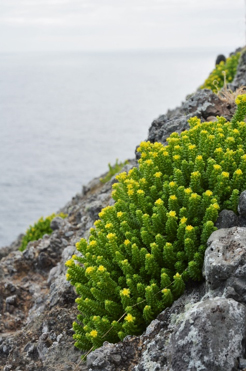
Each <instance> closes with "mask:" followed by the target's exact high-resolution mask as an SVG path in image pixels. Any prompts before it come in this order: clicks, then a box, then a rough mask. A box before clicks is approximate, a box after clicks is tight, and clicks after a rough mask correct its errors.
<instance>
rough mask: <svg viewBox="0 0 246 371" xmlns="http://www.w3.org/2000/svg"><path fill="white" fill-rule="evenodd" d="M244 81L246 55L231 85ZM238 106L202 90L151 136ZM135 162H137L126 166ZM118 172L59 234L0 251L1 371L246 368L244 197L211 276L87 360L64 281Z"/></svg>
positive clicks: (215, 242) (226, 224)
mask: <svg viewBox="0 0 246 371" xmlns="http://www.w3.org/2000/svg"><path fill="white" fill-rule="evenodd" d="M239 85H246V57H243V58H242V59H241V62H240V66H239V69H238V73H237V76H236V78H235V79H234V82H233V84H232V86H231V87H232V88H233V89H236V88H237V87H238V86H239ZM234 110H235V106H234V105H233V104H231V103H228V102H225V101H221V100H220V99H219V98H218V97H217V95H215V94H213V93H212V92H211V91H210V90H203V91H198V92H196V93H194V94H192V95H191V96H189V97H188V98H187V100H186V101H185V102H184V103H183V104H182V105H181V107H179V108H177V109H175V110H172V111H168V112H167V114H166V115H162V116H160V117H159V118H158V119H156V120H154V122H153V123H152V125H151V127H150V129H149V135H148V138H147V139H148V140H150V141H152V142H154V141H160V142H162V143H164V144H165V140H166V138H167V137H168V136H169V135H170V134H171V132H173V131H177V132H181V131H183V130H186V129H187V128H188V122H187V120H188V119H189V118H190V117H193V116H198V117H199V118H201V120H202V121H212V120H215V119H216V116H217V115H220V116H224V117H226V118H227V119H228V120H229V119H230V118H231V117H232V115H233V113H234ZM132 166H136V161H135V160H132V161H130V163H129V165H126V166H125V168H124V169H123V170H125V171H128V170H129V169H130V168H131V167H132ZM114 182H116V179H115V177H113V178H112V179H111V180H110V181H109V182H108V183H106V184H105V185H103V184H102V183H101V182H100V179H99V178H95V179H93V180H92V181H91V182H90V183H89V184H88V185H87V186H84V187H83V190H82V192H81V193H79V194H77V195H76V196H75V197H74V198H73V199H72V200H71V201H70V202H69V203H68V204H67V205H66V206H65V207H64V208H62V209H61V210H59V211H63V212H64V213H67V214H68V217H67V218H66V219H64V220H63V219H61V218H55V219H54V220H53V221H52V229H53V233H52V234H51V235H50V236H44V238H43V239H41V240H39V241H35V242H32V243H29V245H28V247H27V249H26V250H25V251H24V252H23V253H22V252H20V251H19V250H18V246H19V245H20V238H19V239H17V241H15V242H14V243H13V244H12V245H11V246H9V247H6V248H4V249H0V370H4V371H7V370H9V371H12V370H19V371H20V370H27V371H35V370H40V371H53V370H64V371H65V370H67V371H69V370H88V371H97V370H102V371H103V370H105V371H109V370H110V371H123V370H125V371H127V370H134V371H154V370H156V371H157V370H163V371H181V370H182V371H183V370H192V371H195V370H207V371H213V370H216V371H217V370H218V371H220V370H221V371H222V370H223V371H227V370H228V371H229V370H242V369H246V359H245V358H246V326H245V325H246V307H245V305H246V222H245V218H246V196H245V193H243V194H242V195H241V199H240V208H239V216H236V215H235V214H233V213H232V212H227V211H223V212H222V213H221V215H220V218H219V220H218V228H220V229H219V230H218V231H216V232H214V233H213V234H212V236H211V237H210V239H209V240H208V248H207V251H206V256H205V262H204V281H203V282H202V283H200V284H194V283H193V284H192V283H190V285H188V287H187V290H186V292H185V294H184V295H183V296H182V297H181V298H180V299H178V300H177V301H176V302H175V303H174V304H173V305H172V307H171V308H168V309H166V310H165V311H163V312H162V313H160V315H159V316H158V318H157V319H156V320H155V321H153V322H152V323H151V324H150V326H149V327H148V328H147V330H146V332H145V333H144V334H143V335H142V336H140V337H135V336H132V337H130V336H128V337H127V338H125V339H124V341H123V342H120V343H118V344H108V343H105V344H104V346H103V347H102V348H100V349H98V350H96V351H94V352H92V353H91V354H89V356H88V357H87V362H82V361H81V353H80V352H79V351H78V350H76V349H75V348H74V346H73V338H72V335H73V331H72V322H73V321H74V320H75V319H76V316H77V309H76V305H75V303H74V300H75V298H76V296H75V293H74V290H73V287H72V286H71V285H70V284H69V283H68V282H67V281H66V278H65V274H66V267H65V265H64V263H65V262H66V261H67V260H68V259H69V258H70V257H71V256H72V255H73V254H74V252H75V243H76V242H77V241H79V240H80V239H81V238H82V237H85V238H86V237H88V234H89V229H90V228H91V227H92V225H93V223H94V221H95V220H96V219H97V218H98V213H99V212H100V210H101V209H102V208H103V207H105V206H106V205H108V204H112V203H113V200H112V198H111V186H112V184H113V183H114Z"/></svg>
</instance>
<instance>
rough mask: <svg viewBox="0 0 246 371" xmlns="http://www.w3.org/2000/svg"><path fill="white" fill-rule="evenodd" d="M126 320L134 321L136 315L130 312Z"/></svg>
mask: <svg viewBox="0 0 246 371" xmlns="http://www.w3.org/2000/svg"><path fill="white" fill-rule="evenodd" d="M125 320H126V321H127V322H134V320H135V317H133V316H132V315H131V314H130V313H128V314H127V316H126V317H125Z"/></svg>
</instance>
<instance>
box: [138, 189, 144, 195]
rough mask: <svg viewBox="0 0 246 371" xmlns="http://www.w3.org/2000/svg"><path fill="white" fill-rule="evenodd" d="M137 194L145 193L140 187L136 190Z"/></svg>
mask: <svg viewBox="0 0 246 371" xmlns="http://www.w3.org/2000/svg"><path fill="white" fill-rule="evenodd" d="M137 194H139V195H144V194H145V193H144V191H143V190H142V189H139V190H138V191H137Z"/></svg>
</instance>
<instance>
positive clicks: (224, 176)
mask: <svg viewBox="0 0 246 371" xmlns="http://www.w3.org/2000/svg"><path fill="white" fill-rule="evenodd" d="M221 175H222V176H223V178H229V176H230V173H228V172H227V171H222V173H221Z"/></svg>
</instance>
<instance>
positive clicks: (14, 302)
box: [5, 295, 17, 305]
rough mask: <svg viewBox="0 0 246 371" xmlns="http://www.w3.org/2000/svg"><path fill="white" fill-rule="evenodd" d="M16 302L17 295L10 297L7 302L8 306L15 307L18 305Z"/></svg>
mask: <svg viewBox="0 0 246 371" xmlns="http://www.w3.org/2000/svg"><path fill="white" fill-rule="evenodd" d="M16 300H17V296H16V295H12V296H8V297H7V298H6V299H5V301H6V303H7V304H11V305H15V304H16Z"/></svg>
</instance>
